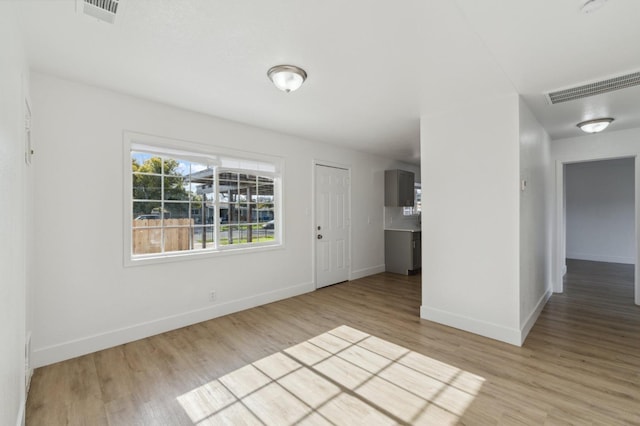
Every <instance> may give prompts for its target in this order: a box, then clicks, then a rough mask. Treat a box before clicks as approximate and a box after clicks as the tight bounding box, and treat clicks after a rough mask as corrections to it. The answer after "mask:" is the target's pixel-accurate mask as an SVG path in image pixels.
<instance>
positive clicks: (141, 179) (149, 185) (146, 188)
mask: <svg viewBox="0 0 640 426" xmlns="http://www.w3.org/2000/svg"><path fill="white" fill-rule="evenodd" d="M132 180H133V199H134V200H162V178H161V177H160V176H155V175H146V174H140V173H134V174H133V176H132Z"/></svg>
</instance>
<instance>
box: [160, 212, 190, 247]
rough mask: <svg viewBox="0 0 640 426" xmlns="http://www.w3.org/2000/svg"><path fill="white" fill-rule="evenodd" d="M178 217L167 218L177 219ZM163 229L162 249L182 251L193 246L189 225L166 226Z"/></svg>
mask: <svg viewBox="0 0 640 426" xmlns="http://www.w3.org/2000/svg"><path fill="white" fill-rule="evenodd" d="M178 220H179V219H169V222H171V221H178ZM163 230H164V251H166V252H169V251H184V250H191V249H192V248H193V245H192V239H191V233H192V228H191V227H189V226H181V227H172V226H169V227H166V228H164V229H163Z"/></svg>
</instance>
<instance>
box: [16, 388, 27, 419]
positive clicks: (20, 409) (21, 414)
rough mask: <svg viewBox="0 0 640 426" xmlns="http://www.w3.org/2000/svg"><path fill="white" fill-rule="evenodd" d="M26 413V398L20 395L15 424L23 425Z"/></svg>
mask: <svg viewBox="0 0 640 426" xmlns="http://www.w3.org/2000/svg"><path fill="white" fill-rule="evenodd" d="M26 413H27V400H26V398H25V397H24V395H23V396H22V397H20V406H19V407H18V417H17V418H16V426H25V422H26V418H25V417H26Z"/></svg>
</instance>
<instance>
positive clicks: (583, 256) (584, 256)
mask: <svg viewBox="0 0 640 426" xmlns="http://www.w3.org/2000/svg"><path fill="white" fill-rule="evenodd" d="M567 259H575V260H590V261H592V262H607V263H625V264H627V265H633V264H635V263H636V260H635V259H634V258H633V257H626V256H603V255H599V254H588V253H567Z"/></svg>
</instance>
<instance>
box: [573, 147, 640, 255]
mask: <svg viewBox="0 0 640 426" xmlns="http://www.w3.org/2000/svg"><path fill="white" fill-rule="evenodd" d="M564 176H565V183H566V184H565V190H566V215H567V219H566V221H567V222H566V223H567V225H566V226H567V227H566V232H567V237H566V238H567V240H566V241H567V258H569V259H583V260H594V261H599V262H617V263H630V264H633V263H635V259H636V247H635V205H634V203H635V201H634V199H635V196H634V192H635V189H634V159H633V158H623V159H617V160H604V161H589V162H583V163H572V164H567V165H566V166H565V171H564Z"/></svg>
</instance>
